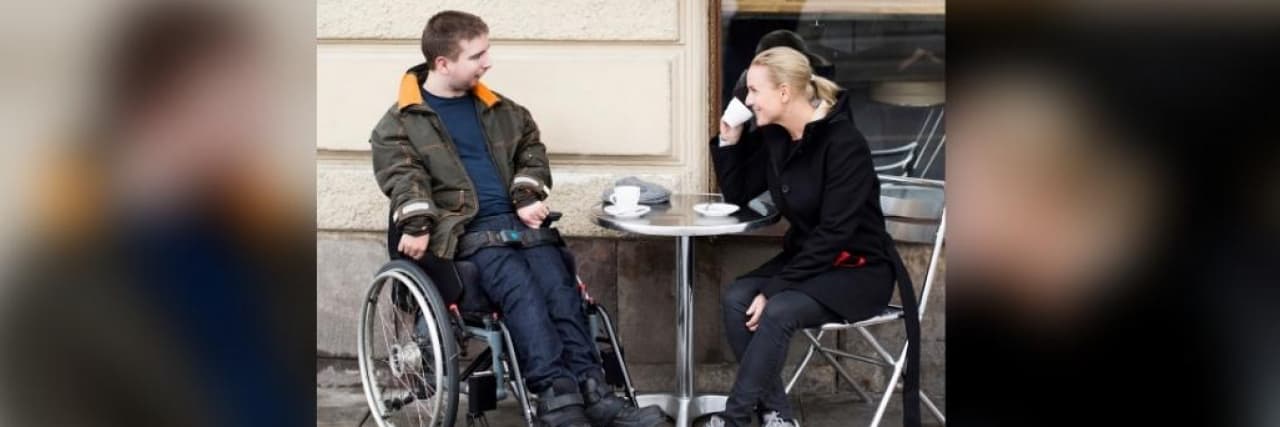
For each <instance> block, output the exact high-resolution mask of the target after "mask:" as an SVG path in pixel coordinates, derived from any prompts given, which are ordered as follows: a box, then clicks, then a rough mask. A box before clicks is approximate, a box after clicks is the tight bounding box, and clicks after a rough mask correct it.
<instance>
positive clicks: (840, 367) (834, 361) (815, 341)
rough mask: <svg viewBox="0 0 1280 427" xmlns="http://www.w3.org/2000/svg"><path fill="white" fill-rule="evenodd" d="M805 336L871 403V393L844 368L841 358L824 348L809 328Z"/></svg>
mask: <svg viewBox="0 0 1280 427" xmlns="http://www.w3.org/2000/svg"><path fill="white" fill-rule="evenodd" d="M804 336H805V338H808V339H809V342H810V343H812V345H814V346H816V347H818V348H817V350H818V354H821V355H822V358H824V359H827V363H830V364H831V367H833V368H835V369H836V372H837V373H839V374H840V376H841V377H844V380H845V381H846V382H848V383H849V385H850V386H852V387H853V391H854V392H855V393H858V397H861V398H862V401H864V402H867V403H871V395H870V394H867V391H866V390H863V389H862V386H859V385H858V383H857V382H856V381H854V380H853V376H851V375H849V372H848V371H845V370H844V365H842V364H840V361H839V360H837V359H836V358H835V357H834V356H832V355H831V354H830V353H828V352H827V351H826V350H825V349H823V347H822V343H821V342H818V339H817V337H814V336H813V333H811V332H809V331H808V330H805V331H804Z"/></svg>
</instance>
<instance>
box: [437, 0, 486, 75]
mask: <svg viewBox="0 0 1280 427" xmlns="http://www.w3.org/2000/svg"><path fill="white" fill-rule="evenodd" d="M486 34H489V26H488V25H485V23H484V20H481V19H480V17H479V16H475V15H472V14H470V13H466V12H459V11H456V10H446V11H444V12H440V13H437V14H436V15H435V16H432V17H431V19H429V20H427V26H426V28H423V29H422V56H424V57H426V58H427V67H428V69H435V65H436V64H435V60H436V57H440V56H443V57H445V58H448V59H449V60H450V61H456V60H458V54H459V53H461V51H462V45H461V42H462V41H463V40H471V39H474V38H476V37H480V36H483V35H486Z"/></svg>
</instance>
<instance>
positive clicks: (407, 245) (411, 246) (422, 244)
mask: <svg viewBox="0 0 1280 427" xmlns="http://www.w3.org/2000/svg"><path fill="white" fill-rule="evenodd" d="M430 241H431V233H426V234H423V235H421V236H410V235H408V234H405V235H403V236H400V246H399V247H398V248H396V249H397V250H399V251H400V253H402V254H405V255H408V256H409V257H410V258H413V259H422V257H423V256H424V255H426V254H427V243H430Z"/></svg>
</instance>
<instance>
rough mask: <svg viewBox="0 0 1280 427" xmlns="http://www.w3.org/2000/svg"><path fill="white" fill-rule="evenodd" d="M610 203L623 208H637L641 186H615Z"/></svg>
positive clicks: (610, 196)
mask: <svg viewBox="0 0 1280 427" xmlns="http://www.w3.org/2000/svg"><path fill="white" fill-rule="evenodd" d="M609 203H613V205H614V206H618V207H620V208H623V209H631V208H635V207H636V206H638V205H639V204H640V187H637V186H634V185H619V186H617V187H613V194H610V195H609Z"/></svg>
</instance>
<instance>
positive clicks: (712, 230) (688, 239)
mask: <svg viewBox="0 0 1280 427" xmlns="http://www.w3.org/2000/svg"><path fill="white" fill-rule="evenodd" d="M721 201H723V197H722V196H720V195H719V194H673V195H671V200H670V201H669V202H668V203H665V204H661V205H650V207H651V208H652V210H650V211H649V212H648V213H646V214H644V215H643V216H640V217H638V218H616V217H614V216H612V215H609V214H607V213H605V212H604V205H603V204H597V205H595V206H594V207H592V208H591V220H592V221H593V222H595V223H596V225H599V226H601V227H604V228H609V229H613V230H618V231H625V232H628V233H635V234H644V235H649V236H671V237H675V238H676V391H675V393H661V394H644V395H639V396H637V400H638V401H639V404H640V405H641V406H646V405H653V404H656V405H658V407H660V408H662V410H663V412H666V413H667V415H670V416H672V417H674V418H675V419H676V424H675V425H676V427H687V426H690V425H692V423H693V420H695V419H697V418H698V417H701V416H703V415H706V414H710V413H715V412H720V411H723V410H724V404H725V399H726V397H725V396H723V395H701V396H699V395H697V394H695V392H694V390H693V384H694V383H693V368H694V364H693V237H694V236H716V235H721V234H732V233H741V232H744V231H749V230H754V229H757V228H761V227H765V226H768V225H771V224H773V223H776V222H778V209H777V208H776V207H774V206H773V204H771V203H769V202H765V201H761V200H758V199H757V200H753V201H751V203H748V205H747V206H742V207H741V208H740V209H738V211H737V212H734V213H733V214H731V215H729V216H726V217H707V216H703V215H701V214H699V213H697V212H695V211H694V210H693V206H694V205H696V204H698V203H709V202H721Z"/></svg>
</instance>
